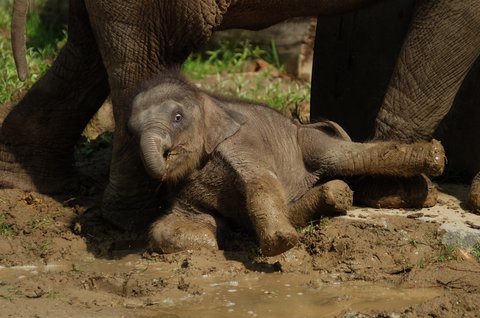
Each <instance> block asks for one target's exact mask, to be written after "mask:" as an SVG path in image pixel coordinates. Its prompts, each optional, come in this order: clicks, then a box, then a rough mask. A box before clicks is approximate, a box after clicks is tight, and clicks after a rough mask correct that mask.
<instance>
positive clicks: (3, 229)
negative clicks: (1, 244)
mask: <svg viewBox="0 0 480 318" xmlns="http://www.w3.org/2000/svg"><path fill="white" fill-rule="evenodd" d="M12 233H13V227H12V225H11V224H9V223H8V222H7V221H6V218H5V212H0V236H8V235H11V234H12Z"/></svg>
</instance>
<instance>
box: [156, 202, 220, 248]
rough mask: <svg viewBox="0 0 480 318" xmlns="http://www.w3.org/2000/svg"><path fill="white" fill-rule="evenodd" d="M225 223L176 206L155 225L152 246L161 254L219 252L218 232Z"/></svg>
mask: <svg viewBox="0 0 480 318" xmlns="http://www.w3.org/2000/svg"><path fill="white" fill-rule="evenodd" d="M219 222H220V223H223V222H221V221H220V220H218V219H217V218H214V217H213V216H212V215H210V214H205V213H196V212H191V211H185V210H184V209H182V208H181V207H180V206H174V207H173V208H172V209H171V211H170V212H169V213H168V214H166V215H164V216H162V217H160V218H159V219H158V220H157V221H156V222H155V223H153V225H152V227H151V229H150V246H151V248H152V250H154V251H157V252H160V253H175V252H180V251H184V250H189V249H199V248H209V249H214V250H218V242H217V232H218V227H219V226H221V225H222V224H219Z"/></svg>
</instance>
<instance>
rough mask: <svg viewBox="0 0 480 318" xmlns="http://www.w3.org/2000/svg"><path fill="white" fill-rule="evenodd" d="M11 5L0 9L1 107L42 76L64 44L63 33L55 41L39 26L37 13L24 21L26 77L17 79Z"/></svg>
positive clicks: (47, 31) (16, 98) (51, 34)
mask: <svg viewBox="0 0 480 318" xmlns="http://www.w3.org/2000/svg"><path fill="white" fill-rule="evenodd" d="M10 23H11V6H10V5H7V6H6V7H0V69H1V70H2V72H1V73H0V104H4V103H6V102H8V101H15V100H18V99H19V98H20V96H21V95H22V94H23V93H24V92H25V91H26V90H28V89H29V88H30V87H31V86H32V85H33V83H35V82H36V81H37V80H38V79H39V77H40V76H41V75H42V74H44V73H45V71H46V70H47V69H48V68H49V66H50V65H51V63H52V61H53V60H54V59H55V57H56V55H57V52H58V49H59V48H60V47H61V46H62V45H63V44H64V43H65V41H66V33H65V32H64V33H63V36H62V37H60V38H58V37H56V36H54V35H53V33H52V32H50V31H49V30H48V29H46V28H45V27H43V26H42V23H41V22H40V17H39V15H38V13H35V12H33V13H31V14H29V16H28V19H27V38H28V41H27V52H26V55H27V63H28V72H29V73H28V77H27V79H26V80H25V82H21V81H20V80H19V79H18V76H17V71H16V68H15V63H14V60H13V53H12V48H11V42H10Z"/></svg>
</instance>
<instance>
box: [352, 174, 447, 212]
mask: <svg viewBox="0 0 480 318" xmlns="http://www.w3.org/2000/svg"><path fill="white" fill-rule="evenodd" d="M350 185H351V186H352V188H353V191H354V200H355V202H356V203H357V204H359V205H365V206H370V207H375V208H422V207H432V206H434V205H435V204H436V203H437V196H438V191H437V189H436V187H435V185H434V184H433V183H432V182H431V181H430V179H429V178H428V177H426V176H424V175H419V176H415V177H409V178H395V177H383V176H369V177H363V178H361V179H358V180H355V181H353V182H352V183H350Z"/></svg>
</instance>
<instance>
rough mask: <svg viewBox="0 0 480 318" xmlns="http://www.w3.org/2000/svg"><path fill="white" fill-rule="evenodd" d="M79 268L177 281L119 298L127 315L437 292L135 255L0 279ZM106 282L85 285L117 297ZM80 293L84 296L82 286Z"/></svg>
mask: <svg viewBox="0 0 480 318" xmlns="http://www.w3.org/2000/svg"><path fill="white" fill-rule="evenodd" d="M80 271H81V272H82V273H83V276H84V277H88V276H89V275H90V276H95V277H98V276H99V275H103V277H108V276H110V277H111V275H116V274H118V273H130V274H129V277H130V278H131V279H136V280H138V281H142V282H145V281H153V280H157V281H158V279H159V278H164V279H170V280H172V279H173V280H174V281H175V282H177V281H179V283H178V284H177V283H175V284H173V285H172V284H171V285H168V286H166V287H165V288H163V289H160V290H159V291H157V292H153V293H150V294H148V295H142V296H141V297H131V295H127V297H124V298H122V299H123V300H122V303H121V304H120V305H119V306H120V307H123V308H126V309H128V312H129V313H131V315H130V314H128V315H127V317H130V316H131V317H165V318H166V317H169V318H172V317H178V318H190V317H192V318H193V317H212V318H215V317H222V318H225V317H232V318H235V317H335V316H336V315H339V314H340V313H341V312H344V311H347V310H352V311H359V312H362V311H363V312H365V311H369V310H381V311H395V310H399V309H401V308H404V307H407V306H411V305H415V304H419V303H422V302H425V301H427V300H429V299H431V298H434V297H436V296H438V295H439V294H440V291H439V290H437V289H403V290H402V289H397V288H394V287H393V286H385V285H374V284H373V283H367V282H363V281H354V282H342V283H323V282H322V281H321V280H320V279H319V278H317V276H316V275H314V274H310V275H307V274H299V273H262V272H251V271H249V272H240V273H232V272H228V271H218V272H216V273H213V274H209V273H206V274H198V275H197V274H190V275H183V276H182V275H181V274H180V272H179V270H172V268H171V267H169V265H168V264H164V263H161V262H145V261H142V260H139V259H138V258H135V257H131V258H128V257H127V258H125V259H122V260H98V259H92V260H84V261H81V262H75V263H71V262H68V263H58V264H50V265H42V266H16V267H9V268H7V267H0V281H1V282H2V283H3V284H13V285H14V284H17V285H18V284H19V283H20V282H21V281H28V280H32V279H35V277H41V276H42V275H45V274H47V275H50V276H52V275H56V273H58V274H63V275H67V276H68V275H69V273H73V272H76V273H77V272H80ZM180 271H181V269H180ZM183 274H185V273H183ZM178 277H182V278H178ZM182 284H183V285H182ZM70 285H71V286H64V287H65V288H64V289H63V290H62V293H64V294H65V295H66V297H67V298H68V297H74V296H75V297H77V296H78V294H79V293H78V291H77V292H75V289H77V290H78V285H77V286H75V285H76V284H75V282H74V281H72V282H71V284H70ZM107 285H108V284H105V283H104V284H101V283H97V290H89V291H88V293H90V296H88V297H92V298H95V297H96V296H97V294H98V293H102V294H103V295H105V294H106V293H107V294H108V293H111V294H112V295H113V294H115V293H116V295H115V296H116V297H118V294H119V293H118V290H116V289H115V288H110V289H109V288H106V289H105V288H103V289H102V286H107ZM192 288H193V289H192ZM183 289H185V290H187V289H188V292H183V291H182V290H183ZM192 290H193V292H192ZM75 293H77V295H76V294H75ZM95 293H97V294H95ZM81 295H83V296H82V297H87V296H85V293H84V292H82V294H81ZM103 297H104V296H103Z"/></svg>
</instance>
